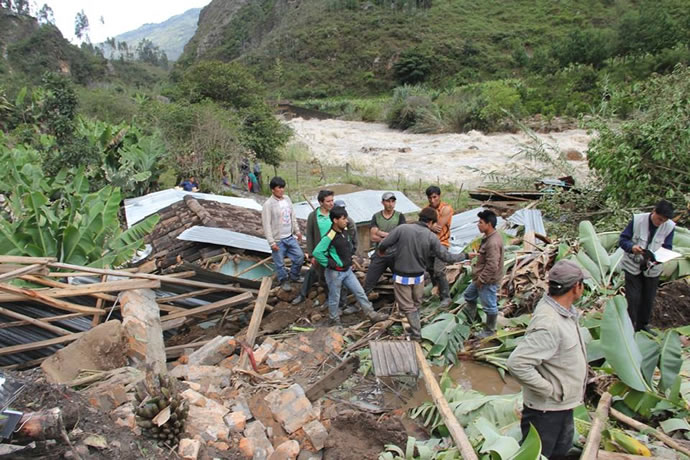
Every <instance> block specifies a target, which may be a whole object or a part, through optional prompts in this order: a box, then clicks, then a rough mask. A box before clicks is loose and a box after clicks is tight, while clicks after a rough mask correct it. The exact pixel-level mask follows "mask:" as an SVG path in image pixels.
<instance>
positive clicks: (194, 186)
mask: <svg viewBox="0 0 690 460" xmlns="http://www.w3.org/2000/svg"><path fill="white" fill-rule="evenodd" d="M180 187H182V189H183V190H184V191H185V192H198V191H199V183H198V182H197V181H196V178H195V177H194V176H189V179H187V180H184V181H182V183H181V184H180Z"/></svg>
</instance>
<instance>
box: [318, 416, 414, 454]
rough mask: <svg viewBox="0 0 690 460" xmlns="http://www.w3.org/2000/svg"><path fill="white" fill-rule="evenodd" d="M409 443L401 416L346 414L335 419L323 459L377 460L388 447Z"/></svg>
mask: <svg viewBox="0 0 690 460" xmlns="http://www.w3.org/2000/svg"><path fill="white" fill-rule="evenodd" d="M406 442H407V434H406V432H405V427H404V426H403V424H402V423H401V421H400V418H398V417H380V418H377V417H376V416H374V415H372V414H366V413H362V412H355V411H343V412H341V414H340V415H339V416H338V417H336V418H335V419H333V420H332V423H331V428H330V431H329V434H328V441H327V444H326V450H325V451H324V456H323V460H363V459H372V460H373V459H376V458H378V455H379V454H380V453H381V452H383V450H384V448H385V446H386V445H387V444H396V445H398V446H405V443H406Z"/></svg>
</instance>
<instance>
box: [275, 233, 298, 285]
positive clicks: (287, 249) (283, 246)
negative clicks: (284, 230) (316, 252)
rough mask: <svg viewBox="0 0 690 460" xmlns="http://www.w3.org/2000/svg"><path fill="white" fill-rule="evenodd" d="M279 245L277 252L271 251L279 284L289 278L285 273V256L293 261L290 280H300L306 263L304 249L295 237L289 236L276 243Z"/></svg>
mask: <svg viewBox="0 0 690 460" xmlns="http://www.w3.org/2000/svg"><path fill="white" fill-rule="evenodd" d="M276 244H277V245H278V250H277V251H271V256H273V263H274V264H275V266H276V275H277V276H278V283H282V282H283V281H285V280H286V279H287V277H288V274H287V272H286V271H285V262H284V259H285V256H287V257H288V258H289V259H290V260H291V261H292V267H291V268H290V279H293V280H296V279H297V278H299V272H300V270H301V269H302V264H303V263H304V253H303V252H302V248H300V247H299V243H297V239H296V238H295V237H294V236H288V237H287V238H283V239H282V240H280V241H278V242H276Z"/></svg>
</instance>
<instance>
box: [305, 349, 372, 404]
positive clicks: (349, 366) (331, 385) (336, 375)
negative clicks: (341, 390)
mask: <svg viewBox="0 0 690 460" xmlns="http://www.w3.org/2000/svg"><path fill="white" fill-rule="evenodd" d="M357 369H359V356H357V355H352V356H350V357H349V358H348V359H346V360H345V361H343V362H342V363H340V364H338V366H336V367H335V368H334V369H333V370H331V371H330V372H329V373H328V374H326V375H324V376H323V377H322V378H321V380H319V381H318V382H316V383H315V384H313V385H312V386H310V387H309V389H308V390H307V391H305V392H304V394H305V395H306V397H307V399H308V400H309V401H311V402H314V401H316V400H317V399H319V398H320V397H322V396H323V395H325V394H326V393H328V392H329V391H331V390H333V389H335V388H338V387H339V386H340V385H341V384H342V383H343V382H344V381H345V380H347V379H348V378H349V377H350V376H351V375H352V374H354V373H355V372H357Z"/></svg>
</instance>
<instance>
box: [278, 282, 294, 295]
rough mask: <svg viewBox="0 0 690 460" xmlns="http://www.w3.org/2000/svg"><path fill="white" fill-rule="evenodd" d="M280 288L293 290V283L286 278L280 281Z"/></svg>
mask: <svg viewBox="0 0 690 460" xmlns="http://www.w3.org/2000/svg"><path fill="white" fill-rule="evenodd" d="M280 289H282V290H283V291H285V292H290V291H292V285H291V284H290V282H289V281H288V280H285V281H283V282H282V283H280Z"/></svg>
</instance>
